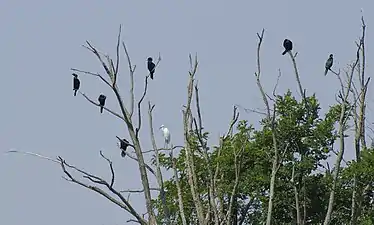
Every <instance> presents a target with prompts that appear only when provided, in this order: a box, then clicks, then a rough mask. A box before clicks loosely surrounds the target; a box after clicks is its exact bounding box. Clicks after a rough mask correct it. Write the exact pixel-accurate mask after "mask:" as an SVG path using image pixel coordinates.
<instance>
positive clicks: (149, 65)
mask: <svg viewBox="0 0 374 225" xmlns="http://www.w3.org/2000/svg"><path fill="white" fill-rule="evenodd" d="M147 61H148V70H149V73H150V74H151V79H152V80H153V74H154V73H155V66H156V65H155V64H154V63H153V62H152V61H153V59H152V57H148V59H147Z"/></svg>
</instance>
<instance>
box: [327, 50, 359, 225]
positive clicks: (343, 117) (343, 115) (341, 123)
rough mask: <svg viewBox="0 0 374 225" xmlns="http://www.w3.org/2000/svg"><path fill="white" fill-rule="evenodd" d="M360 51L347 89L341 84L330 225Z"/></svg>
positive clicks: (328, 218) (328, 211)
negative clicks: (338, 141) (349, 101)
mask: <svg viewBox="0 0 374 225" xmlns="http://www.w3.org/2000/svg"><path fill="white" fill-rule="evenodd" d="M359 52H360V48H358V49H357V53H356V61H355V62H354V63H353V65H352V69H351V73H350V76H349V79H348V87H347V89H346V90H344V87H343V85H342V84H341V86H342V90H341V92H342V93H343V96H342V103H341V104H340V106H341V109H340V110H341V112H340V119H339V131H338V133H339V139H340V151H339V154H338V156H337V159H336V161H335V168H334V172H333V181H332V187H331V191H330V198H329V204H328V208H327V212H326V216H325V220H324V223H323V224H324V225H329V224H330V222H331V215H332V212H333V207H334V200H335V191H336V185H337V182H338V176H339V172H340V164H341V161H342V159H343V155H344V150H345V132H344V131H345V130H344V129H345V127H346V122H347V121H348V119H347V118H346V117H349V115H346V114H347V107H348V106H347V102H348V97H349V93H350V89H351V87H352V79H353V75H354V72H355V67H356V66H357V64H358V62H359V60H360V55H359ZM338 77H339V76H338Z"/></svg>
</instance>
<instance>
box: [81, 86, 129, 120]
mask: <svg viewBox="0 0 374 225" xmlns="http://www.w3.org/2000/svg"><path fill="white" fill-rule="evenodd" d="M79 93H80V94H81V95H83V97H84V98H85V99H87V101H89V102H90V103H92V104H94V105H96V106H97V107H100V104H98V103H96V102H94V101H93V100H91V99H90V98H89V97H87V95H86V94H84V93H83V92H81V91H79ZM103 108H104V109H105V110H106V111H108V112H109V113H111V114H112V115H114V116H116V117H118V118H120V119H121V120H123V121H125V119H124V118H123V117H122V116H121V115H119V114H118V113H116V112H114V111H112V110H110V109H108V108H107V107H105V106H104V107H103Z"/></svg>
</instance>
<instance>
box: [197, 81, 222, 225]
mask: <svg viewBox="0 0 374 225" xmlns="http://www.w3.org/2000/svg"><path fill="white" fill-rule="evenodd" d="M195 100H196V111H197V118H198V122H196V119H195V118H194V119H193V121H194V124H195V133H196V136H197V139H198V140H199V143H200V145H201V147H202V149H203V151H202V153H203V158H204V160H205V162H206V164H207V169H208V176H209V178H208V179H209V185H208V186H209V187H208V190H209V193H208V194H209V204H210V207H211V209H212V210H213V216H214V223H215V224H216V225H218V224H219V218H218V211H217V205H216V202H215V199H216V189H215V186H214V181H213V171H212V167H211V161H210V157H209V154H208V143H207V141H205V140H204V137H203V132H202V131H203V129H204V128H203V120H202V117H201V109H200V107H201V106H200V100H199V88H198V87H197V84H196V85H195ZM209 215H210V211H207V217H208V216H209ZM207 219H208V220H209V221H210V219H209V217H208V218H207Z"/></svg>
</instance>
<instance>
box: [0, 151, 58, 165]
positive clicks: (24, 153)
mask: <svg viewBox="0 0 374 225" xmlns="http://www.w3.org/2000/svg"><path fill="white" fill-rule="evenodd" d="M4 153H19V154H23V155H31V156H35V157H38V158H42V159H46V160H49V161H52V162H54V163H60V161H58V160H56V159H52V158H50V157H47V156H44V155H40V154H37V153H34V152H22V151H18V150H9V151H6V152H4Z"/></svg>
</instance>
